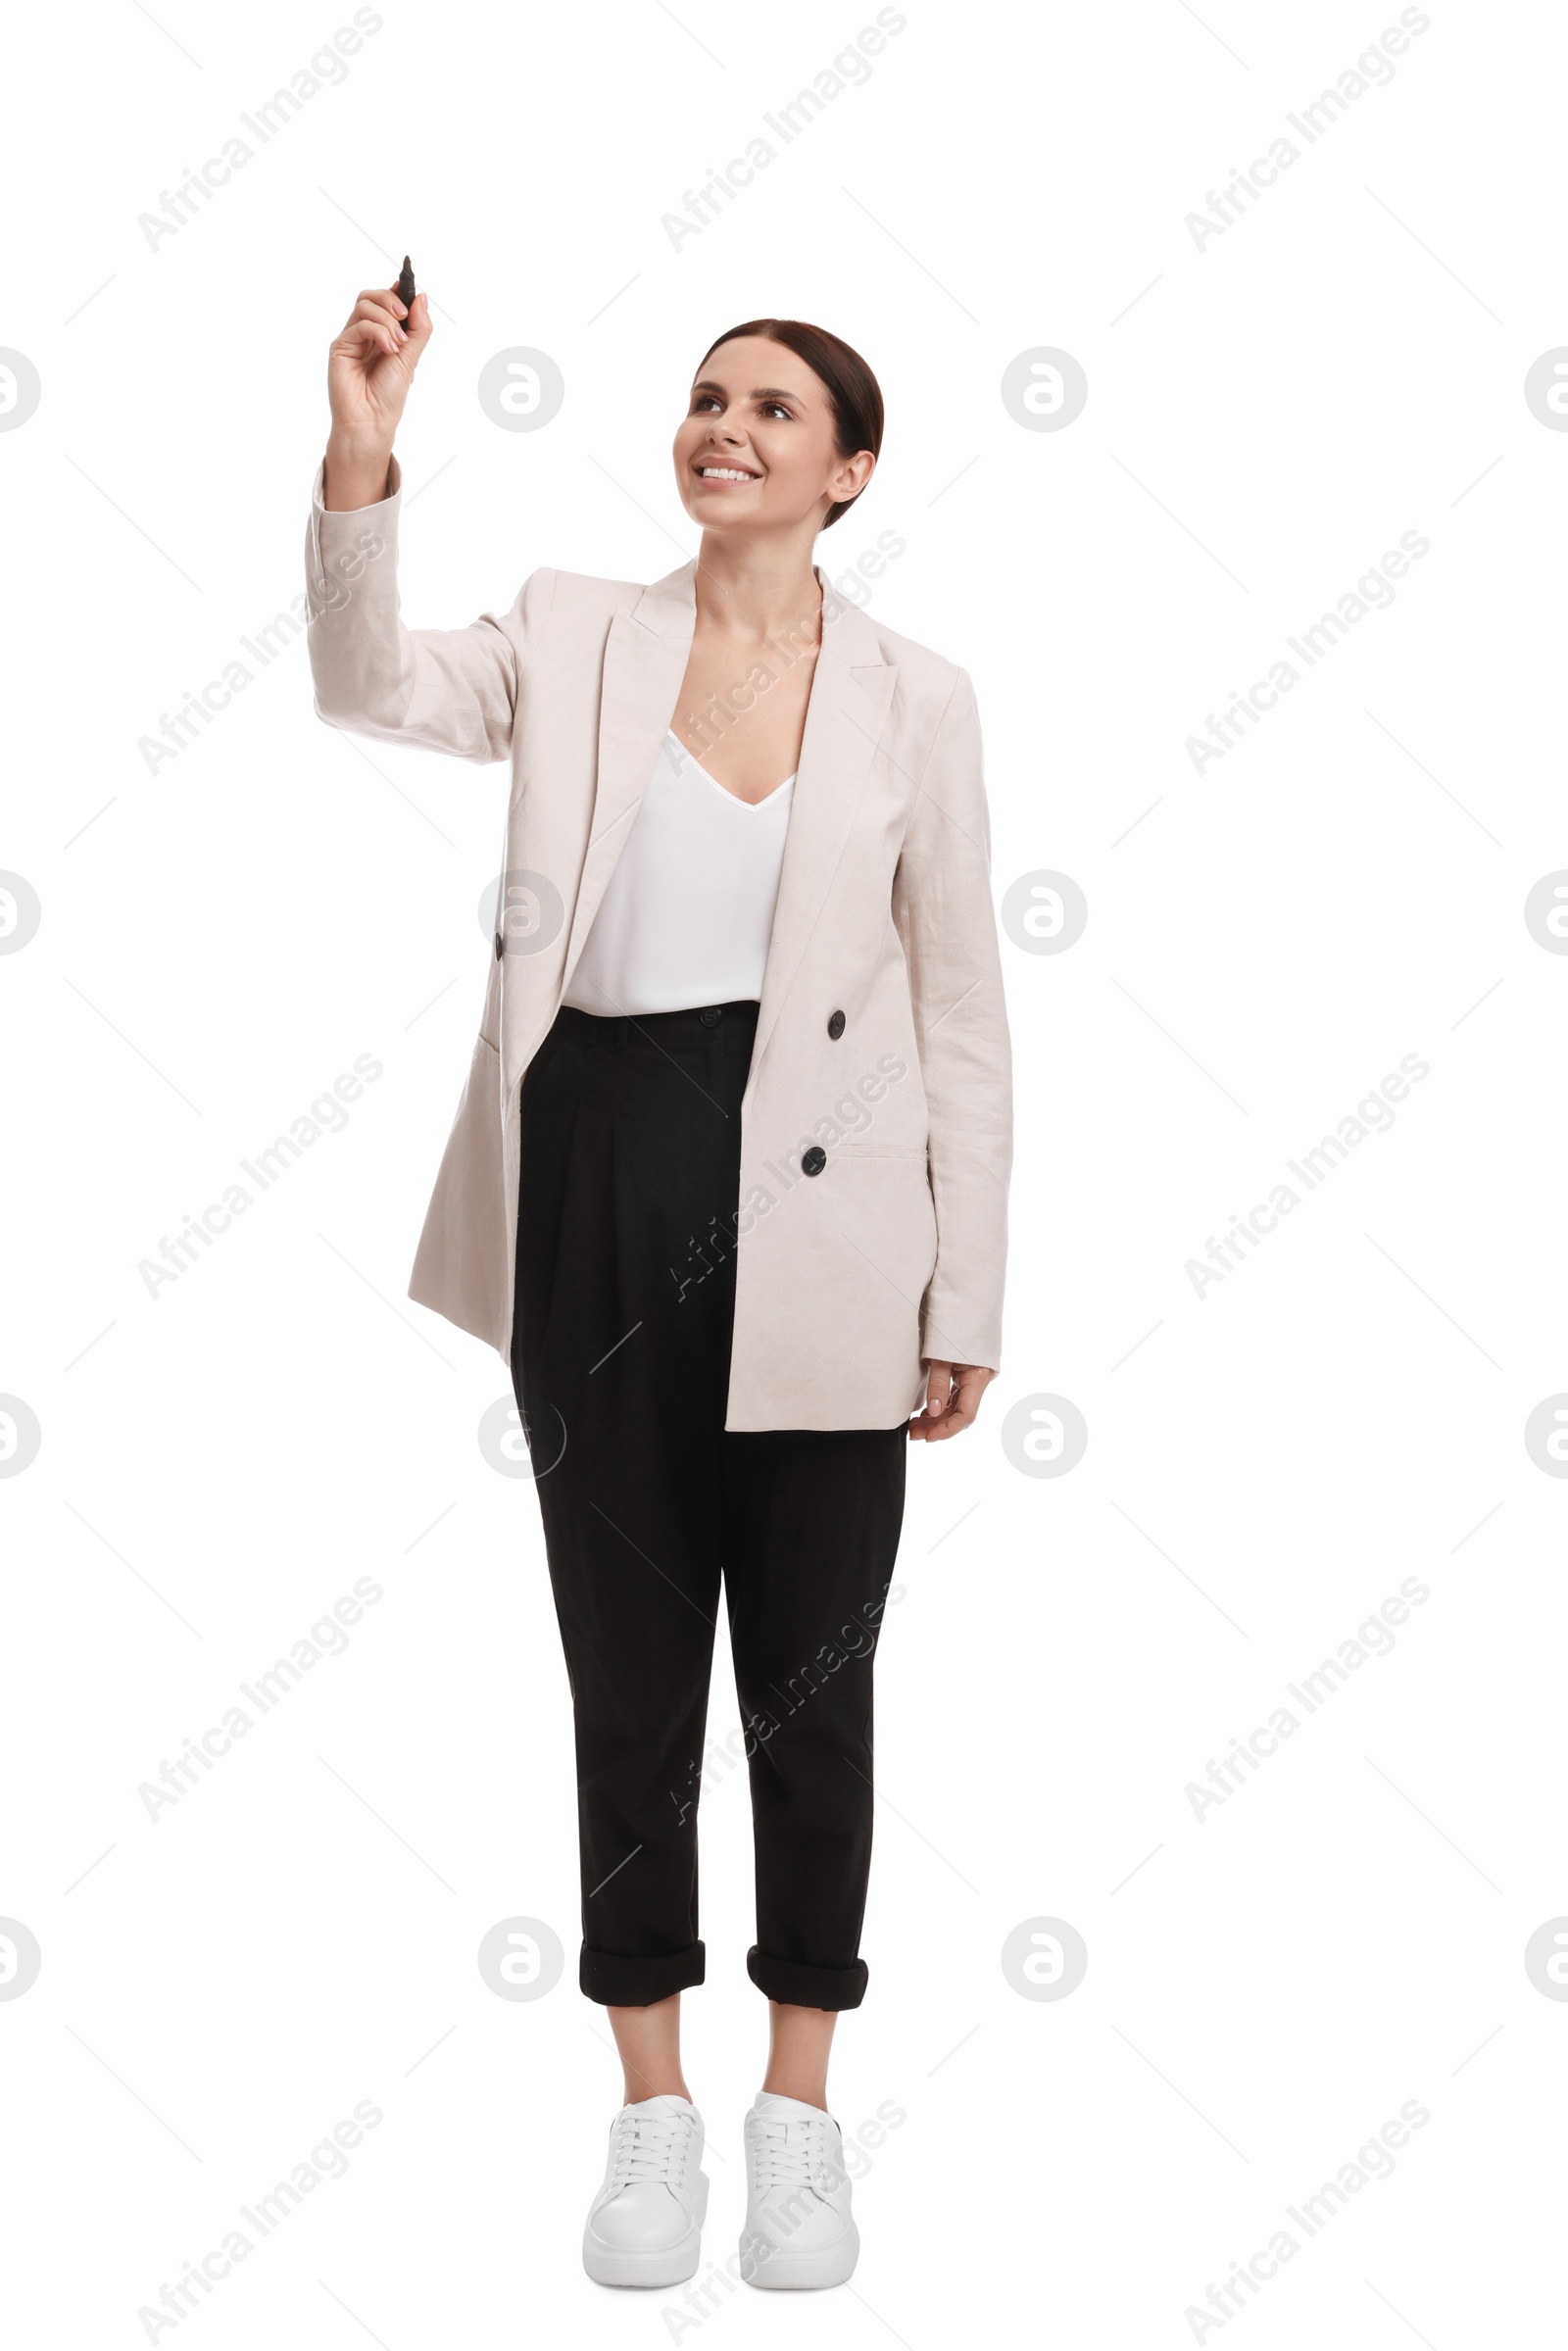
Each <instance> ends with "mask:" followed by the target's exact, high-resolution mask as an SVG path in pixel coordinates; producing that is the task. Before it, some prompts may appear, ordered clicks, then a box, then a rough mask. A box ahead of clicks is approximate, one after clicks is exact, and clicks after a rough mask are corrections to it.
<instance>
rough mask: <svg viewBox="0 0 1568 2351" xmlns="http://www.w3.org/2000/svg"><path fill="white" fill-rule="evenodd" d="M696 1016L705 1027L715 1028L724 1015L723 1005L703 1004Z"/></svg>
mask: <svg viewBox="0 0 1568 2351" xmlns="http://www.w3.org/2000/svg"><path fill="white" fill-rule="evenodd" d="M697 1017H698V1019H699V1020H700V1021H701V1022H702V1024H703V1026H704V1028H705V1029H716V1028H717V1026H718V1024H719V1022H720V1021H721V1020H722V1019H723V1017H724V1007H723V1005H722V1004H704V1006H703V1008H702V1010H701V1011H700V1012H699V1013H698V1015H697Z"/></svg>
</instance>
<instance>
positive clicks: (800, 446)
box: [674, 335, 876, 532]
mask: <svg viewBox="0 0 1568 2351" xmlns="http://www.w3.org/2000/svg"><path fill="white" fill-rule="evenodd" d="M674 457H675V481H676V485H677V487H678V488H679V491H680V496H681V504H682V505H683V506H684V507H685V509H686V512H687V514H690V516H691V518H692V520H693V521H694V522H696V523H697V524H699V525H700V526H701V528H702V529H704V530H711V531H720V532H726V531H732V532H742V531H751V530H788V529H790V528H791V527H792V526H793V525H798V524H801V523H804V522H806V521H808V520H814V522H815V524H816V525H817V527H820V524H821V520H822V516H823V515H824V514H826V513H827V510H828V508H829V507H830V506H832V505H833V504H835V503H836V501H838V500H839V499H842V498H853V497H855V496H856V495H857V493H858V491H860V490H862V489H863V488H864V487H865V485H866V483H867V482H868V481H869V480H870V478H871V469H872V467H873V465H875V463H876V460H875V459H874V458H873V457H872V455H871V452H870V451H869V450H868V449H862V450H859V451H858V453H857V454H856V455H855V456H853V457H848V458H841V457H840V456H839V454H838V452H837V450H836V448H835V447H834V440H833V408H832V403H831V402H830V400H829V399H828V394H827V386H826V385H825V384H824V383H823V381H822V379H821V377H820V376H819V375H817V374H816V373H815V372H814V370H813V369H812V368H810V367H808V366H807V364H806V362H805V361H804V360H803V359H797V357H796V355H795V353H794V352H793V351H790V350H787V349H786V347H785V346H784V344H782V343H774V342H770V341H769V340H768V339H767V338H766V337H765V336H763V335H741V336H738V337H737V338H736V339H735V340H734V341H733V342H729V343H720V345H719V346H718V349H717V350H716V351H714V352H711V354H710V355H709V357H708V358H707V359H706V360H705V361H704V362H703V365H702V367H701V369H700V370H699V372H698V377H697V381H696V382H695V383H694V384H693V386H692V396H691V406H690V408H689V410H688V412H687V414H686V416H685V417H684V419H683V420H682V422H681V424H680V425H679V426H678V428H677V430H676V433H675V449H674Z"/></svg>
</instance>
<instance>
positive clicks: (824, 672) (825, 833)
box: [561, 558, 898, 1065]
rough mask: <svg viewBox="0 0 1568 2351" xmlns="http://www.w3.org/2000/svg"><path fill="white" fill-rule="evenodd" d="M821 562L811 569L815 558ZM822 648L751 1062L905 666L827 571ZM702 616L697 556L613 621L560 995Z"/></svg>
mask: <svg viewBox="0 0 1568 2351" xmlns="http://www.w3.org/2000/svg"><path fill="white" fill-rule="evenodd" d="M813 568H814V566H813ZM816 577H817V580H818V582H819V584H820V585H821V588H822V595H823V607H822V610H823V627H822V644H821V649H820V651H819V652H818V654H817V657H816V673H815V675H814V676H813V678H812V680H811V692H810V697H809V701H808V704H807V710H806V731H805V734H804V736H803V738H802V742H801V756H800V760H799V762H798V764H797V768H796V774H795V790H794V794H793V797H792V799H791V802H790V820H789V827H788V830H787V832H786V834H785V838H784V862H783V867H782V870H781V872H780V875H779V890H778V904H777V907H776V909H775V912H774V916H773V938H772V945H771V947H770V950H769V953H768V957H767V964H766V969H765V971H764V974H763V979H762V996H761V1004H760V1009H759V1012H758V1022H757V1041H756V1044H755V1046H754V1048H753V1062H754V1065H755V1063H756V1062H757V1061H758V1060H760V1057H761V1053H762V1051H763V1048H764V1047H765V1046H766V1044H767V1040H768V1037H769V1036H770V1035H771V1033H772V1029H773V1025H774V1022H775V1021H776V1020H777V1018H778V1013H779V1007H780V1005H781V1004H783V1001H784V998H785V996H786V995H787V994H788V992H789V987H790V983H791V981H792V980H793V979H794V977H795V974H796V971H797V969H798V968H799V965H800V961H801V957H802V955H804V954H805V952H806V947H807V942H808V941H809V938H810V935H811V932H812V930H813V928H814V927H815V924H816V919H817V915H818V913H819V911H820V909H821V905H822V901H823V899H824V898H825V897H826V896H827V892H828V886H829V884H830V883H831V881H832V879H833V875H834V872H835V870H836V868H837V865H838V862H839V858H840V857H841V856H842V855H843V851H844V844H845V842H846V841H847V840H848V838H849V833H850V827H851V825H852V824H853V822H854V820H855V812H856V809H857V808H858V805H859V799H860V794H861V791H862V789H863V787H864V784H865V779H866V776H867V774H868V772H869V770H870V766H871V761H872V758H873V756H874V755H875V752H876V749H877V744H878V741H879V738H880V736H881V732H882V727H883V724H884V721H885V720H886V717H887V712H888V708H889V705H890V703H891V701H892V697H893V688H894V684H895V682H896V680H897V677H898V670H897V669H896V668H895V667H893V666H892V665H891V664H889V663H887V662H884V661H882V660H881V659H880V656H879V654H878V650H877V640H876V634H875V631H874V630H873V629H872V628H871V626H870V623H869V622H868V621H867V620H866V619H865V617H864V615H863V613H861V612H859V611H858V609H857V607H856V606H854V605H849V604H845V603H843V602H842V601H841V600H840V599H839V598H838V597H837V596H836V595H835V593H834V590H833V588H832V586H831V585H830V583H829V582H828V581H826V580H824V579H823V577H822V574H821V572H820V571H817V572H816ZM696 621H697V563H696V559H695V558H693V560H692V561H691V562H690V563H683V564H682V565H681V567H680V568H679V570H677V571H671V572H669V573H667V574H666V576H665V577H664V578H663V579H661V580H656V581H655V582H654V583H653V585H652V586H651V587H649V588H645V589H644V591H643V593H642V595H641V597H640V598H639V599H638V601H637V603H636V604H635V605H634V606H633V607H632V609H631V611H630V612H619V613H617V614H616V616H615V618H614V620H613V622H612V624H611V629H610V635H609V637H608V639H607V641H606V646H605V662H604V679H603V685H602V688H601V693H600V705H599V765H598V776H597V781H596V786H595V792H594V811H593V819H592V824H591V827H590V831H589V839H588V851H587V855H586V857H584V860H583V868H582V880H581V882H580V884H579V886H578V890H577V905H576V910H575V912H574V914H573V916H572V923H571V935H570V938H569V939H568V941H567V945H566V960H565V966H564V971H563V973H562V979H561V992H562V994H563V995H564V993H565V990H566V989H567V987H568V986H569V985H570V982H571V975H572V973H573V971H574V970H575V969H576V966H577V958H578V956H579V955H581V954H582V951H583V948H584V946H585V944H586V942H587V938H588V933H589V930H590V929H591V927H592V925H593V919H594V916H595V915H596V914H597V913H598V911H599V907H600V904H601V902H602V900H603V898H604V895H605V892H606V890H607V889H608V888H609V885H610V877H611V875H612V874H613V872H614V869H615V864H616V860H617V859H618V857H619V856H620V853H621V851H622V849H623V848H624V847H625V845H626V839H627V836H628V835H629V833H630V831H631V828H632V823H633V821H634V819H635V817H636V813H637V810H638V808H640V807H641V806H642V799H643V794H644V793H645V792H646V791H647V789H648V782H649V778H650V777H651V776H652V774H653V772H654V762H655V760H656V759H657V758H658V756H659V750H660V746H661V744H662V742H663V739H664V734H665V730H666V729H667V728H668V725H669V722H670V715H671V713H672V711H673V710H674V708H675V698H676V696H677V695H678V694H679V692H680V683H681V679H682V678H683V677H684V676H685V674H686V662H687V659H688V657H689V655H690V653H691V645H692V636H693V633H694V630H695V628H696Z"/></svg>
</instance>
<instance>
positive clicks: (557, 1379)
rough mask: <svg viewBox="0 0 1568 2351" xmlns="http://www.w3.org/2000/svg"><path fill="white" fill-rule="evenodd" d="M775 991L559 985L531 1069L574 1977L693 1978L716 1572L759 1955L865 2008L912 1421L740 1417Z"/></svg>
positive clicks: (527, 1266) (524, 1377)
mask: <svg viewBox="0 0 1568 2351" xmlns="http://www.w3.org/2000/svg"><path fill="white" fill-rule="evenodd" d="M757 1011H758V1007H757V1005H756V1004H745V1003H741V1004H714V1005H709V1006H708V1007H707V1008H706V1009H703V1010H696V1009H693V1010H691V1011H682V1012H662V1013H657V1014H654V1015H651V1016H641V1017H638V1018H635V1019H634V1018H630V1017H613V1018H600V1017H596V1016H595V1015H593V1014H591V1013H587V1012H579V1011H576V1010H574V1009H572V1008H571V1007H569V1006H567V1007H564V1009H563V1010H562V1011H561V1013H560V1015H559V1017H558V1018H557V1020H556V1022H555V1025H554V1026H553V1028H552V1029H551V1031H550V1034H549V1036H548V1037H547V1038H546V1040H545V1043H544V1045H543V1046H542V1047H541V1048H540V1051H539V1053H537V1054H536V1055H535V1057H534V1059H533V1060H532V1062H530V1064H529V1066H528V1069H527V1071H526V1073H525V1075H524V1078H523V1083H522V1102H521V1116H522V1130H521V1131H522V1147H521V1148H522V1163H521V1182H520V1189H519V1196H518V1205H517V1266H516V1298H515V1322H514V1338H513V1347H512V1372H513V1383H514V1387H515V1392H516V1396H517V1404H518V1409H519V1411H520V1413H521V1415H522V1420H523V1426H524V1429H525V1431H526V1433H527V1439H528V1445H529V1451H530V1455H531V1459H532V1462H533V1468H534V1475H535V1480H536V1485H537V1491H538V1494H539V1502H540V1508H541V1511H542V1513H543V1518H544V1532H545V1546H546V1551H547V1555H548V1558H549V1563H550V1580H551V1587H552V1591H553V1592H554V1595H555V1604H556V1614H557V1619H558V1621H559V1623H560V1627H561V1637H562V1641H563V1643H564V1649H565V1656H566V1670H567V1674H568V1676H569V1679H570V1684H571V1695H572V1704H573V1709H574V1714H575V1727H576V1749H577V1802H578V1831H579V1840H580V1850H581V1863H582V1935H583V1940H582V1960H581V1971H580V1982H581V1984H582V1988H583V1990H584V1991H585V1992H586V1993H587V1995H588V1997H589V1998H590V1999H591V2000H599V2001H602V2002H605V2003H607V2004H610V2005H613V2006H627V2007H639V2006H643V2005H645V2004H647V2003H649V2002H651V2001H654V2000H662V1999H664V1998H666V1997H667V1996H668V1995H669V1994H670V1993H671V1992H676V1991H681V1990H683V1989H685V1988H686V1986H688V1985H689V1984H701V1983H702V1981H703V1973H704V1952H703V1945H702V1942H701V1941H700V1939H699V1937H698V1932H697V1925H698V1915H697V1815H698V1796H699V1781H700V1776H701V1773H702V1769H703V1743H704V1737H705V1723H706V1718H707V1712H708V1689H709V1678H710V1673H711V1663H712V1645H713V1635H714V1631H715V1629H716V1623H717V1612H718V1607H719V1603H720V1598H721V1597H722V1601H723V1605H724V1608H725V1611H726V1613H727V1616H728V1620H729V1635H730V1644H731V1648H732V1651H733V1655H734V1660H735V1676H736V1684H737V1690H738V1694H739V1697H740V1705H741V1718H742V1724H743V1727H744V1731H745V1738H746V1747H747V1753H748V1762H749V1770H750V1778H751V1795H752V1818H753V1830H754V1837H755V1843H756V1867H757V1941H756V1943H755V1945H754V1946H753V1948H752V1950H751V1951H750V1953H749V1955H748V1959H747V1968H748V1972H749V1974H750V1976H751V1979H752V1982H753V1983H754V1984H757V1985H758V1987H759V1988H760V1990H761V1991H762V1992H764V1993H765V1994H766V1995H767V1997H768V1998H769V1999H774V2000H789V2001H795V2002H799V2003H800V2004H802V2005H803V2006H807V2007H812V2008H829V2009H838V2008H855V2007H858V2005H859V2002H860V2000H861V1999H862V1998H863V1996H864V1992H865V1984H866V1968H865V1963H864V1961H863V1960H862V1959H861V1958H860V1956H859V1937H860V1925H861V1920H862V1917H863V1914H864V1909H865V1892H866V1879H867V1873H868V1870H869V1866H870V1857H871V1806H872V1794H871V1777H872V1771H871V1661H872V1655H873V1652H874V1649H875V1646H876V1637H877V1631H878V1628H879V1626H880V1624H881V1621H882V1612H883V1608H884V1606H885V1604H886V1599H887V1592H888V1586H889V1584H890V1582H891V1580H892V1575H893V1565H894V1559H895V1556H896V1554H897V1551H898V1543H899V1531H900V1526H901V1523H902V1520H903V1513H904V1477H905V1461H906V1455H907V1444H908V1440H907V1432H906V1428H905V1425H904V1424H903V1423H902V1422H901V1423H900V1424H899V1426H898V1427H897V1428H893V1429H839V1430H831V1431H815V1430H800V1429H775V1430H766V1431H758V1432H744V1431H727V1430H726V1429H725V1427H724V1414H725V1402H726V1395H727V1389H728V1379H729V1355H730V1334H731V1329H732V1324H733V1317H734V1301H735V1255H734V1252H735V1216H736V1209H737V1204H738V1200H739V1186H740V1104H741V1096H742V1093H743V1092H744V1090H745V1086H746V1078H747V1072H748V1069H749V1067H750V1064H751V1054H752V1042H753V1038H754V1035H755V1032H756V1028H757Z"/></svg>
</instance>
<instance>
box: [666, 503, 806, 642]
mask: <svg viewBox="0 0 1568 2351" xmlns="http://www.w3.org/2000/svg"><path fill="white" fill-rule="evenodd" d="M815 535H816V534H815V530H814V528H813V530H812V532H811V534H810V536H809V537H807V536H805V535H804V534H802V533H801V532H798V531H795V532H791V533H789V534H788V535H787V536H784V535H781V536H779V537H778V538H776V539H775V538H767V539H763V540H761V541H760V542H759V541H758V540H755V539H749V540H747V541H746V542H745V543H743V544H737V543H736V542H735V541H734V540H733V539H726V538H723V537H720V536H719V535H718V534H717V533H715V532H713V531H706V530H705V531H704V533H703V543H702V546H701V547H700V548H699V550H698V555H697V626H698V628H699V629H700V630H715V631H718V632H721V633H722V634H723V635H725V636H731V637H745V638H749V639H751V640H754V641H755V642H756V643H757V644H759V645H761V644H764V643H765V642H766V641H767V639H768V638H770V637H773V636H776V635H781V634H784V633H786V632H787V631H789V630H791V629H795V630H796V631H797V632H799V631H800V629H801V627H802V625H803V623H804V624H806V625H808V626H809V628H810V631H811V634H812V637H813V639H814V638H815V637H816V635H817V634H818V633H819V629H820V622H821V612H822V590H821V588H820V586H819V585H818V582H817V578H816V574H815V572H814V571H813V570H812V568H811V548H812V545H813V543H814V540H815Z"/></svg>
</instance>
